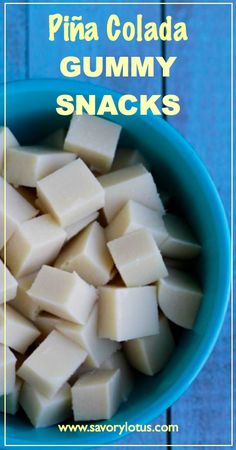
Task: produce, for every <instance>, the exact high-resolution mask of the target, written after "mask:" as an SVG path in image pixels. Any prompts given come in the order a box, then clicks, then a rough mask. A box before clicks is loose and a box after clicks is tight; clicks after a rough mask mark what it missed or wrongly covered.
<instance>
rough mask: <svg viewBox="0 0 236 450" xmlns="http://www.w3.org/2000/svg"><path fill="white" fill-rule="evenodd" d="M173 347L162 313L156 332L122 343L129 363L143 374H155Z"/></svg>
mask: <svg viewBox="0 0 236 450" xmlns="http://www.w3.org/2000/svg"><path fill="white" fill-rule="evenodd" d="M174 348H175V342H174V338H173V335H172V332H171V329H170V325H169V323H168V320H167V319H166V317H165V316H163V315H162V314H161V315H160V319H159V333H158V334H154V335H153V336H146V337H142V338H137V339H132V340H130V341H127V342H124V343H123V349H124V351H125V355H126V357H127V358H128V361H129V362H130V364H131V365H132V366H133V367H134V368H135V369H137V370H139V371H140V372H142V373H144V374H145V375H155V374H156V373H157V372H159V371H160V370H161V369H163V367H164V366H165V364H166V363H167V361H168V360H169V358H170V356H171V355H172V353H173V351H174Z"/></svg>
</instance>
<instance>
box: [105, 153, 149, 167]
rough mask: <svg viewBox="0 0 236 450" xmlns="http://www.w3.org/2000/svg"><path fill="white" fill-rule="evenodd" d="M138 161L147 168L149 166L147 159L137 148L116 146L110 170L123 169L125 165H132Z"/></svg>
mask: <svg viewBox="0 0 236 450" xmlns="http://www.w3.org/2000/svg"><path fill="white" fill-rule="evenodd" d="M139 163H141V164H143V165H144V166H145V167H146V168H147V169H148V168H149V164H148V161H147V160H146V159H145V157H144V156H143V155H142V153H141V152H140V151H139V150H137V149H133V148H132V149H131V148H118V149H117V151H116V154H115V158H114V161H113V164H112V166H111V171H112V172H113V171H114V170H119V169H125V168H126V167H130V166H134V165H135V164H139Z"/></svg>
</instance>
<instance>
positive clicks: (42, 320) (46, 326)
mask: <svg viewBox="0 0 236 450" xmlns="http://www.w3.org/2000/svg"><path fill="white" fill-rule="evenodd" d="M62 321H63V319H61V318H60V317H57V316H54V315H53V314H50V313H48V312H45V311H42V312H40V313H39V315H38V316H37V317H36V319H35V320H34V323H35V325H36V327H37V328H38V329H39V330H40V332H41V335H42V337H43V339H44V338H45V337H47V336H48V335H49V334H50V333H51V331H53V330H56V328H57V325H58V324H59V323H61V322H62ZM70 323H71V322H70Z"/></svg>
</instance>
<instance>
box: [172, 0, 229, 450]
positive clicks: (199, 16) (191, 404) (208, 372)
mask: <svg viewBox="0 0 236 450" xmlns="http://www.w3.org/2000/svg"><path fill="white" fill-rule="evenodd" d="M165 13H166V15H172V16H173V17H174V18H175V19H176V20H178V21H186V22H187V26H188V32H189V40H188V43H187V45H186V43H184V44H181V43H178V42H177V43H175V42H173V41H172V42H168V44H167V45H166V54H167V55H168V56H170V55H175V56H177V57H178V60H177V62H176V64H175V70H174V71H173V74H172V76H171V77H170V78H169V79H168V80H167V83H166V89H167V92H169V93H170V92H174V93H176V94H177V95H179V97H180V101H181V113H180V114H179V115H178V116H175V117H172V118H169V119H168V121H169V122H170V123H171V124H172V125H173V126H175V127H176V128H177V129H178V130H179V131H180V132H181V133H182V134H183V135H184V137H185V138H186V139H187V140H188V141H189V142H190V143H191V144H192V145H193V147H194V149H195V150H196V151H197V153H198V154H199V156H200V157H201V158H202V160H203V161H204V163H205V164H206V166H207V167H208V170H209V172H210V174H211V176H212V178H213V180H214V182H215V184H216V187H217V188H218V192H219V194H220V196H221V199H222V202H223V204H224V206H225V210H226V213H227V216H228V218H229V216H230V89H229V87H230V7H229V5H209V6H208V5H182V6H180V5H177V6H175V5H166V8H165ZM171 415H172V422H173V423H175V422H177V423H178V424H179V426H180V432H179V433H178V434H172V443H173V445H174V444H206V445H207V444H227V443H228V444H229V443H230V314H229V312H228V315H227V317H226V320H225V323H224V327H223V330H222V333H221V335H220V338H219V340H218V343H217V345H216V347H215V350H214V351H213V353H212V355H211V357H210V359H209V361H208V362H207V364H206V365H205V367H204V369H203V370H202V372H201V373H200V375H199V376H198V378H197V379H196V380H195V382H194V383H193V385H192V386H191V387H190V389H188V391H187V392H186V393H185V395H183V396H182V397H181V399H180V400H179V401H177V402H176V403H175V404H174V405H173V407H172V410H171Z"/></svg>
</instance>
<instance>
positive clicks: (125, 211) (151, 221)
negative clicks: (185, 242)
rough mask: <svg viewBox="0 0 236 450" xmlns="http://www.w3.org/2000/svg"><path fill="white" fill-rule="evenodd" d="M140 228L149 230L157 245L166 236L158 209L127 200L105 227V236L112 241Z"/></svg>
mask: <svg viewBox="0 0 236 450" xmlns="http://www.w3.org/2000/svg"><path fill="white" fill-rule="evenodd" d="M141 228H146V229H147V230H149V231H150V233H151V234H152V236H153V238H154V239H155V241H156V244H157V245H158V246H159V245H160V244H161V243H162V242H163V241H165V239H166V238H167V237H168V233H167V230H166V227H165V224H164V221H163V218H162V214H161V213H160V212H159V211H155V210H154V209H150V208H147V207H146V206H143V205H141V203H138V202H135V201H133V200H129V201H128V202H127V203H125V205H124V206H123V208H121V209H120V211H119V212H118V213H117V214H116V216H115V217H114V219H113V220H112V221H111V222H110V223H109V225H108V226H107V227H106V229H105V233H106V238H107V240H108V241H112V240H114V239H117V238H118V237H120V236H123V235H124V234H128V233H131V232H132V231H136V230H140V229H141Z"/></svg>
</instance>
